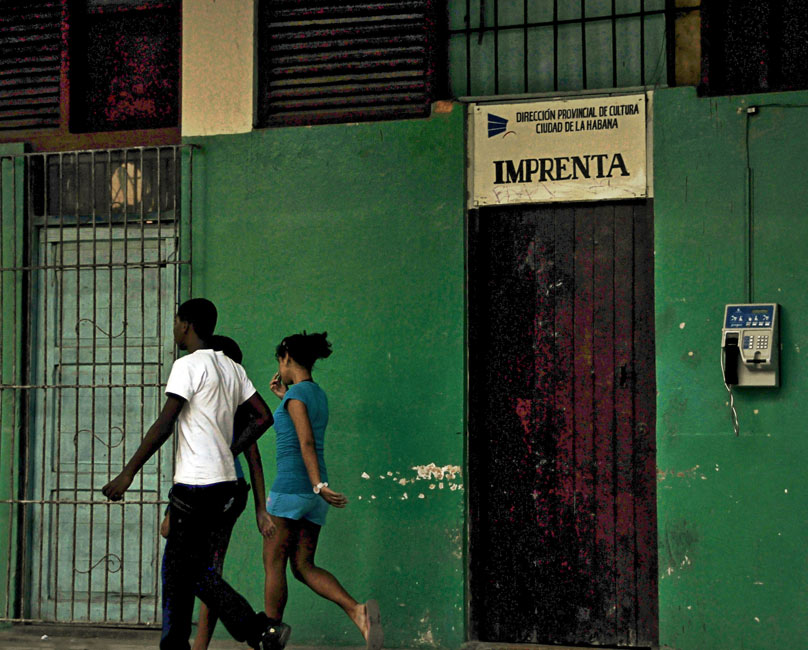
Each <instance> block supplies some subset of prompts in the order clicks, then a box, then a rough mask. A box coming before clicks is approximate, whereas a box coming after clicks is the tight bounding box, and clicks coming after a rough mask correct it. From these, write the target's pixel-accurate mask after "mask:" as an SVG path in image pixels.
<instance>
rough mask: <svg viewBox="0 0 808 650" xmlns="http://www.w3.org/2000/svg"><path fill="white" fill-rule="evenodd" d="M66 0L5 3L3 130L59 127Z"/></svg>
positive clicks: (0, 83) (0, 36) (0, 40)
mask: <svg viewBox="0 0 808 650" xmlns="http://www.w3.org/2000/svg"><path fill="white" fill-rule="evenodd" d="M61 5H62V3H61V0H17V1H15V2H4V3H3V8H2V12H1V13H0V130H9V129H27V128H43V127H56V126H58V125H59V79H60V69H61V40H60V39H61V21H62V6H61Z"/></svg>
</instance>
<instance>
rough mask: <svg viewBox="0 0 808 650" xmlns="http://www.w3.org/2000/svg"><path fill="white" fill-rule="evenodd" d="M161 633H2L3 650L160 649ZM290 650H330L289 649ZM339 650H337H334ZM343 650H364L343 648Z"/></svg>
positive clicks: (20, 628)
mask: <svg viewBox="0 0 808 650" xmlns="http://www.w3.org/2000/svg"><path fill="white" fill-rule="evenodd" d="M159 642H160V630H132V629H117V628H97V627H85V626H81V625H72V626H71V625H13V626H11V627H8V628H1V629H0V649H2V650H144V649H145V648H151V649H152V650H153V649H155V648H157V646H158V644H159ZM237 648H238V649H239V650H245V649H246V648H247V645H246V644H244V643H237V642H235V641H232V640H224V639H222V640H214V641H213V642H212V643H211V644H210V650H236V649H237ZM286 648H287V650H326V649H325V648H317V649H315V648H313V647H311V646H296V645H288V646H286ZM334 650H336V649H334ZM339 650H364V646H358V647H356V648H351V647H346V646H343V647H341V648H340V649H339Z"/></svg>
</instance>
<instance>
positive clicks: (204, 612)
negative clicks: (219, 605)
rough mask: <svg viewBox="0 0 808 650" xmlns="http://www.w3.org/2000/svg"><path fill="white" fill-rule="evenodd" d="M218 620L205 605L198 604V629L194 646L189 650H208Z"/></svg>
mask: <svg viewBox="0 0 808 650" xmlns="http://www.w3.org/2000/svg"><path fill="white" fill-rule="evenodd" d="M218 620H219V617H218V616H216V614H214V613H213V612H211V611H210V610H209V609H208V606H207V605H206V604H205V603H202V604H200V606H199V627H197V629H196V637H194V645H193V647H192V648H191V650H208V646H209V645H210V640H211V639H212V638H213V630H214V629H216V622H217V621H218Z"/></svg>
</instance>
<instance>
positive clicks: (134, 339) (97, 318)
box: [30, 226, 175, 623]
mask: <svg viewBox="0 0 808 650" xmlns="http://www.w3.org/2000/svg"><path fill="white" fill-rule="evenodd" d="M40 236H41V239H42V241H41V242H40V246H39V250H40V259H41V260H42V261H43V266H45V267H48V268H46V269H45V270H42V271H41V272H40V277H39V283H38V288H39V291H38V294H39V295H38V298H39V300H38V305H37V307H38V314H39V315H40V317H39V318H37V323H38V326H37V331H36V333H37V336H36V338H37V340H38V341H40V342H41V343H42V344H41V345H39V346H37V352H38V355H37V362H36V365H35V367H36V369H37V371H38V373H39V377H38V382H39V383H41V384H47V385H51V386H54V387H61V390H59V391H58V394H57V395H54V399H50V400H49V401H48V400H47V399H46V396H45V395H42V399H39V400H37V403H36V410H35V413H36V417H35V422H34V424H33V426H32V428H31V438H30V445H31V473H30V479H31V485H32V492H33V498H34V499H35V500H41V501H43V502H46V503H48V504H50V506H51V507H48V508H45V509H43V510H41V511H39V512H38V513H37V514H35V517H34V521H33V522H32V528H31V532H32V534H31V542H32V548H33V551H34V553H33V567H32V568H33V574H34V575H35V576H36V577H37V580H36V581H35V582H36V584H37V593H36V595H35V596H34V598H33V599H32V610H33V612H32V615H33V617H34V618H46V619H53V620H57V621H72V620H87V621H92V622H104V621H108V620H110V619H112V620H116V621H120V622H132V623H137V622H146V623H149V622H155V621H157V620H159V617H158V616H157V611H158V608H157V598H158V594H159V589H158V587H159V579H158V577H159V556H160V550H159V539H160V538H159V535H158V531H157V526H158V523H159V518H160V508H159V506H158V501H159V497H160V495H165V494H166V492H167V490H168V488H169V487H170V486H171V459H170V450H169V452H168V454H169V455H168V456H167V457H165V459H163V458H158V459H157V462H151V463H147V464H146V466H144V468H143V470H142V471H141V472H140V474H139V475H138V477H137V478H136V481H135V484H134V485H133V487H132V488H131V489H130V491H129V492H128V493H127V497H128V500H129V501H130V502H131V501H132V500H134V501H140V502H141V503H140V504H137V505H132V504H131V503H130V504H129V505H126V504H125V503H122V504H115V505H110V504H107V503H104V500H103V498H102V497H100V495H99V490H100V488H101V486H103V485H104V484H105V483H106V482H107V480H108V477H109V476H110V475H112V476H114V475H115V474H117V472H118V471H120V469H122V468H123V465H124V464H125V463H126V461H127V460H128V459H129V456H131V455H132V453H133V452H134V450H135V449H136V448H137V446H138V444H139V443H140V439H141V438H142V436H143V434H144V433H145V429H146V428H147V427H148V426H149V425H150V424H151V421H153V420H154V418H155V417H156V413H157V412H158V410H159V408H160V404H161V402H162V395H161V389H160V384H161V377H162V376H163V375H164V374H165V366H166V364H167V363H168V364H169V365H170V361H171V359H172V355H173V341H172V338H171V332H172V315H173V306H174V292H175V286H174V277H173V269H169V268H168V267H167V266H166V265H161V264H160V261H161V260H166V259H174V257H175V241H174V238H173V233H172V232H171V231H170V230H168V231H165V230H164V231H163V232H161V230H160V229H159V228H157V227H154V226H150V227H148V228H144V229H143V230H142V231H141V229H140V228H138V227H132V226H129V227H127V226H122V227H109V228H104V227H101V228H88V227H80V228H46V229H43V230H42V231H41V232H40ZM45 285H47V287H46V286H45ZM161 454H162V455H165V454H166V452H161ZM132 497H134V499H132ZM144 502H145V503H144ZM39 513H41V514H39ZM40 592H41V593H40ZM32 595H33V594H32ZM144 616H145V617H146V620H145V621H144V620H143V618H144Z"/></svg>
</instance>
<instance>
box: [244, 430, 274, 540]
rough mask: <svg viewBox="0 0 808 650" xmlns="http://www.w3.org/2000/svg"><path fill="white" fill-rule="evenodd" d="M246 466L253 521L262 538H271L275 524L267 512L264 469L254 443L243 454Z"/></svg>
mask: <svg viewBox="0 0 808 650" xmlns="http://www.w3.org/2000/svg"><path fill="white" fill-rule="evenodd" d="M244 456H245V457H246V459H247V466H248V467H249V468H250V483H252V493H253V500H254V501H255V519H256V522H257V523H258V530H259V531H260V532H261V534H262V535H263V536H264V537H272V535H273V534H274V533H275V524H273V523H272V518H271V517H270V516H269V513H268V512H267V507H266V503H267V493H266V486H265V485H264V467H263V465H262V464H261V452H260V451H258V445H257V444H256V443H253V444H251V445H250V446H249V447H247V449H246V450H245V452H244Z"/></svg>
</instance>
